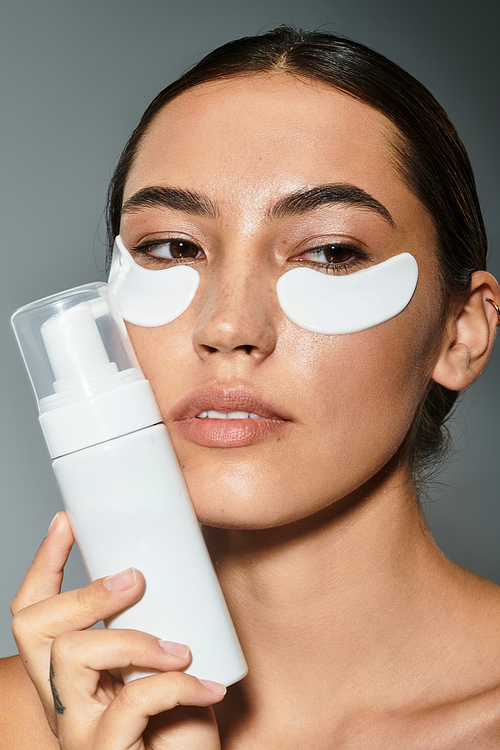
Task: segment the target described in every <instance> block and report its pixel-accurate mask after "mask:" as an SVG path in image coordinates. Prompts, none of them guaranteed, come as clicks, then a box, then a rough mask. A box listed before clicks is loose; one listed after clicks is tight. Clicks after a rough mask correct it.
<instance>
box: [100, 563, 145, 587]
mask: <svg viewBox="0 0 500 750" xmlns="http://www.w3.org/2000/svg"><path fill="white" fill-rule="evenodd" d="M136 580H137V579H136V575H135V568H129V569H128V570H122V572H121V573H116V574H115V575H114V576H109V578H106V580H105V581H104V585H105V586H106V588H107V589H109V590H110V591H127V589H131V588H132V586H134V585H135V583H136Z"/></svg>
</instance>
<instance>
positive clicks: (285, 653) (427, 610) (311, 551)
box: [3, 28, 500, 750]
mask: <svg viewBox="0 0 500 750" xmlns="http://www.w3.org/2000/svg"><path fill="white" fill-rule="evenodd" d="M109 227H110V248H111V247H112V245H113V242H114V240H115V237H116V236H117V235H118V234H120V236H121V240H122V242H123V245H124V247H125V248H126V249H127V251H128V252H129V253H130V254H131V256H132V257H133V258H134V261H135V262H136V263H138V264H140V265H142V266H143V267H145V268H147V269H150V270H152V271H154V270H156V269H163V268H166V267H171V266H172V265H177V264H189V265H191V266H192V267H193V268H194V269H195V270H196V271H197V272H198V274H199V279H200V281H199V287H198V290H197V292H196V295H195V296H194V299H193V301H192V302H191V304H189V306H188V307H187V309H186V310H185V311H184V312H183V313H182V314H181V315H180V316H179V317H177V318H176V319H175V320H172V321H171V322H169V323H167V324H165V325H160V326H153V327H145V326H143V325H134V324H129V325H128V328H129V332H130V336H131V338H132V341H133V344H134V347H135V349H136V352H137V354H138V356H139V360H140V362H141V365H142V367H143V369H144V372H145V375H146V377H147V378H148V379H149V380H150V382H151V383H152V385H153V388H154V390H155V394H156V396H157V399H158V402H159V405H160V408H161V410H162V414H163V417H164V421H165V423H166V425H167V427H168V428H169V431H170V433H171V436H172V440H173V442H174V446H175V449H176V452H177V455H178V457H179V460H180V463H181V466H182V468H183V471H184V475H185V478H186V481H187V484H188V487H189V490H190V493H191V496H192V499H193V502H194V505H195V508H196V512H197V514H198V516H199V518H200V520H201V521H202V523H203V524H204V528H205V535H206V540H207V544H208V546H209V549H210V551H211V554H212V557H213V560H214V563H215V565H216V569H217V572H218V575H219V579H220V582H221V585H222V588H223V590H224V593H225V595H226V599H227V601H228V605H229V608H230V610H231V613H232V615H233V619H234V622H235V625H236V629H237V631H238V634H239V636H240V640H241V643H242V647H243V650H244V652H245V655H246V658H247V661H248V665H249V673H248V677H247V678H245V679H244V680H243V681H242V682H241V683H238V684H237V685H235V686H232V687H231V688H230V689H229V691H228V693H227V695H226V696H225V697H224V692H225V691H224V689H223V688H222V687H221V686H218V685H215V684H213V683H208V684H202V683H200V682H199V681H198V680H196V679H195V678H194V677H191V676H188V675H186V674H184V673H183V672H182V670H183V669H184V668H185V667H186V666H187V665H188V664H189V659H190V656H189V651H188V648H187V647H186V646H185V645H183V644H172V643H167V644H165V643H159V642H158V640H157V639H156V638H154V637H153V636H150V635H148V634H143V633H138V632H130V631H87V630H86V628H88V627H89V626H91V625H92V624H94V623H95V622H97V621H99V620H100V619H103V618H105V617H109V616H110V615H112V614H113V613H115V612H117V611H119V610H121V609H123V608H124V607H126V606H128V605H130V604H131V603H133V602H134V601H136V600H137V599H138V598H139V597H140V596H141V594H142V592H143V590H144V585H145V584H144V579H143V577H142V576H141V574H140V573H139V572H137V571H125V572H123V573H122V574H118V575H117V576H114V577H112V578H110V579H106V580H100V581H95V582H94V583H92V584H90V585H89V586H88V587H86V588H85V589H82V590H81V591H76V592H68V593H65V594H62V595H59V593H58V592H59V587H60V583H61V578H62V571H63V567H64V563H65V560H66V557H67V554H68V552H69V549H70V546H71V543H72V536H71V532H70V529H69V526H68V522H67V519H66V517H65V515H64V514H63V513H59V514H58V516H57V517H56V519H54V521H53V523H52V524H51V527H50V529H49V533H48V536H47V538H46V539H45V540H44V542H43V543H42V545H41V547H40V550H39V552H38V554H37V557H36V559H35V562H34V563H33V566H32V568H31V569H30V571H29V573H28V575H27V577H26V579H25V581H24V583H23V585H22V587H21V589H20V591H19V593H18V595H17V596H16V598H15V600H14V602H13V606H12V608H13V613H14V615H15V618H14V632H15V635H16V639H17V642H18V644H19V649H20V654H21V658H22V661H23V663H24V667H25V668H26V672H27V674H28V675H29V677H30V678H31V681H32V682H33V684H34V686H35V688H36V691H37V692H38V696H39V697H38V696H37V694H36V692H35V690H34V689H33V688H32V687H31V683H30V682H29V680H28V677H27V676H25V673H24V672H23V668H22V666H21V664H20V662H18V661H16V660H15V659H14V660H7V661H6V663H5V664H4V669H3V676H4V685H5V686H6V688H7V690H8V693H7V695H8V696H9V697H10V701H9V705H11V704H12V703H14V704H15V705H14V707H13V709H12V712H11V713H10V715H9V719H8V720H6V723H5V727H6V729H5V732H6V735H8V739H7V740H6V743H7V744H5V743H4V746H6V747H16V748H20V747H31V746H34V745H33V743H36V747H38V748H40V747H46V748H57V747H58V746H59V745H58V743H60V746H61V747H62V748H64V749H65V750H72V749H73V748H75V750H76V748H83V747H85V748H92V749H93V750H98V749H99V750H103V749H104V748H106V750H107V749H108V748H116V749H117V750H122V749H123V750H124V749H125V748H179V749H182V750H185V749H187V748H189V749H196V750H201V749H202V748H203V750H212V749H215V748H219V747H223V748H224V749H225V750H227V749H229V748H230V749H231V750H232V749H233V748H237V749H238V750H243V749H246V748H252V750H257V749H258V748H263V749H264V748H271V747H272V748H281V747H283V748H287V749H288V750H289V749H290V748H299V747H300V748H302V747H304V746H305V745H306V743H307V745H308V746H310V747H314V748H321V749H322V750H323V749H324V748H330V747H331V748H342V749H347V748H355V749H356V750H361V749H363V748H370V750H373V748H379V747H383V748H401V747H404V748H405V749H406V748H419V749H420V748H426V750H429V748H446V749H448V748H460V749H461V750H463V749H464V748H497V747H498V745H499V743H500V667H499V666H498V656H499V646H498V638H497V623H498V621H499V618H500V595H499V589H498V587H497V586H496V585H494V584H492V583H491V582H489V581H485V580H483V579H480V578H479V577H477V576H475V575H474V574H472V573H470V572H468V571H466V570H463V569H461V568H459V567H458V566H456V565H455V564H454V563H452V562H451V561H449V560H447V559H446V558H445V557H444V556H443V555H442V553H441V552H440V551H439V550H438V549H437V548H436V546H435V545H434V542H433V540H432V538H431V536H430V534H429V532H428V530H427V528H426V525H425V521H424V519H423V517H422V513H421V511H420V507H419V503H418V495H417V490H416V478H418V477H419V476H420V473H421V470H422V466H423V462H424V461H426V460H428V459H429V457H430V456H431V455H433V454H435V452H436V450H437V449H438V448H439V446H440V443H441V441H442V434H441V428H442V424H443V421H444V419H445V417H446V415H447V414H448V412H449V410H450V408H451V406H452V405H453V402H454V400H455V398H456V395H457V393H458V392H459V391H460V390H461V389H463V388H466V387H467V386H468V385H470V384H471V383H472V382H473V381H474V380H475V379H476V378H477V377H478V375H479V374H480V373H481V371H482V370H483V368H484V366H485V365H486V362H487V360H488V357H489V354H490V352H491V348H492V345H493V341H494V337H495V331H496V327H497V325H498V323H499V321H500V312H499V308H498V306H499V305H500V291H499V288H498V284H497V283H496V281H495V280H494V279H493V277H492V276H491V275H490V274H488V273H487V272H486V271H485V270H484V269H485V247H486V242H485V233H484V227H483V224H482V220H481V216H480V210H479V206H478V200H477V196H476V193H475V187H474V180H473V177H472V173H471V169H470V165H469V162H468V159H467V156H466V154H465V152H464V149H463V147H462V145H461V143H460V141H459V139H458V136H457V135H456V133H455V131H454V129H453V127H452V125H451V124H450V123H449V121H448V119H447V118H446V115H445V114H444V113H443V111H442V110H441V108H440V107H439V105H437V103H436V102H435V101H434V99H433V98H432V97H431V95H430V94H429V93H428V92H427V91H426V90H425V89H424V88H423V87H422V86H421V85H420V84H418V83H417V82H416V81H414V79H412V78H411V77H410V76H409V75H407V74H405V73H404V72H402V71H401V70H400V69H399V68H397V66H395V65H393V64H392V63H390V62H388V61H387V60H385V59H384V58H382V57H381V56H379V55H377V54H375V53H373V52H371V51H370V50H368V49H366V48H364V47H363V46H362V45H358V44H356V43H354V42H350V41H348V40H344V39H338V38H336V37H333V36H330V35H326V34H323V33H319V34H304V33H302V32H296V31H294V30H291V29H288V28H280V29H277V30H275V31H272V32H270V33H268V34H265V35H263V36H261V37H256V38H250V39H245V40H240V41H237V42H234V43H232V44H229V45H226V46H225V47H223V48H221V49H220V50H217V51H216V52H214V53H212V54H211V55H209V56H208V57H207V58H206V59H205V60H204V61H202V62H201V63H200V64H199V65H198V66H196V68H194V69H193V70H192V71H191V72H190V73H188V74H187V75H186V76H184V77H183V78H181V79H180V81H178V82H177V83H175V84H173V85H172V86H171V87H169V88H168V89H166V90H165V92H162V93H161V94H160V95H159V96H158V97H157V99H156V100H155V101H154V102H153V104H152V105H151V106H150V108H149V109H148V110H147V111H146V113H145V115H144V117H143V120H142V121H141V124H140V125H139V127H138V129H137V130H136V132H135V133H134V134H133V135H132V138H131V140H130V142H129V144H128V145H127V147H126V149H125V151H124V154H123V155H122V158H121V161H120V164H119V166H118V168H117V170H116V173H115V176H114V179H113V183H112V186H111V190H110V201H109ZM403 256H404V258H405V259H407V258H408V257H410V258H411V259H412V260H411V261H408V262H409V263H411V264H414V266H412V267H418V282H416V286H415V284H413V286H412V288H411V290H410V294H409V300H408V301H407V303H404V304H403V303H401V304H399V307H397V309H396V310H394V309H392V312H389V313H387V314H386V317H385V318H383V319H382V320H381V321H378V320H375V318H374V317H373V311H372V308H373V303H370V305H365V304H364V299H363V295H358V296H357V297H356V293H355V292H354V291H351V292H350V293H349V294H348V295H347V296H346V297H345V300H346V302H345V306H344V308H342V309H340V310H338V311H337V312H336V313H335V315H337V317H338V318H342V320H343V321H344V322H345V321H347V324H349V323H350V321H351V318H352V317H354V316H355V315H356V312H357V308H362V309H363V314H362V316H361V317H362V318H363V315H364V318H363V320H362V321H361V323H358V325H357V327H356V326H354V328H353V327H351V328H350V329H349V328H348V331H349V332H345V329H342V331H341V330H340V328H339V327H337V328H335V326H334V328H335V330H333V331H332V330H328V331H327V330H326V328H327V327H328V325H329V324H330V321H329V320H326V319H325V315H323V317H321V314H320V313H318V315H319V316H320V317H319V318H318V319H317V322H318V320H319V324H318V326H317V328H316V329H315V330H311V329H310V327H309V328H308V327H307V325H306V324H305V323H304V322H303V320H302V318H301V313H299V314H297V315H295V313H296V310H295V307H294V305H295V298H293V297H291V298H289V299H288V302H290V300H291V307H292V308H293V309H290V306H288V307H287V300H286V293H285V294H284V295H283V292H281V293H280V296H279V297H278V293H277V284H278V280H280V284H281V289H283V284H282V282H281V279H283V278H285V277H286V278H287V280H288V279H289V278H291V276H288V272H289V271H291V270H292V269H294V270H295V269H298V268H299V269H302V270H304V268H307V269H312V270H313V272H314V273H313V279H312V281H311V283H312V289H313V292H314V290H315V289H317V288H319V287H318V281H317V280H318V279H322V280H324V279H325V278H326V279H328V283H329V282H330V281H335V283H337V282H338V281H339V280H342V279H343V280H344V282H345V280H346V279H347V278H348V277H349V276H350V275H351V274H353V273H356V272H358V271H365V272H366V273H365V274H364V276H359V277H356V278H357V279H364V280H365V281H364V282H363V284H364V286H363V284H361V288H365V289H366V290H368V291H370V294H371V293H372V292H373V290H375V291H374V294H375V297H374V299H375V301H376V302H377V305H378V304H379V302H380V305H381V307H382V308H383V309H386V307H387V305H386V303H387V304H389V303H391V304H392V302H393V299H395V297H394V295H395V294H396V291H395V288H396V287H397V286H398V285H399V277H398V281H397V283H392V282H391V283H389V282H387V292H384V294H382V292H381V291H380V290H381V288H382V287H380V286H377V285H375V286H373V284H372V282H371V281H369V280H370V279H374V278H375V277H374V276H373V273H372V272H373V270H374V269H375V268H377V267H379V266H380V268H383V269H386V268H388V266H381V264H383V263H385V262H388V261H391V263H392V259H393V258H396V257H400V258H401V257H403ZM397 262H399V261H397ZM404 262H405V263H406V262H407V261H406V260H405V261H404ZM408 268H409V266H408ZM379 270H380V269H379ZM377 273H378V271H377ZM368 274H370V275H368ZM382 274H385V270H383V271H382ZM408 274H409V271H408V272H407V271H406V270H405V271H404V274H403V276H402V277H401V284H400V285H401V286H404V285H407V284H408V283H409V281H408V279H409V278H410V277H409V276H408ZM415 281H416V277H415ZM348 283H350V282H348ZM385 283H386V276H384V284H385ZM370 285H371V286H370ZM340 286H341V287H342V289H345V288H346V285H345V283H341V284H340ZM279 288H280V285H278V289H279ZM384 288H385V287H384ZM301 293H302V292H301V291H300V290H299V293H298V294H299V297H300V295H301ZM353 295H354V296H353ZM377 295H378V297H377ZM382 296H383V297H384V299H379V298H381V297H382ZM386 297H387V299H386ZM313 298H314V294H313V295H312V298H311V299H312V301H310V303H308V304H310V305H313V303H314V299H313ZM389 306H390V305H389ZM387 309H388V308H387ZM294 316H295V320H293V318H294ZM241 412H244V413H245V414H244V417H245V418H243V415H242V414H241ZM249 415H252V416H253V419H252V418H250V419H248V418H246V417H248V416H249ZM146 482H147V479H146V478H145V483H146ZM200 626H201V627H202V626H203V623H200ZM188 646H189V644H188ZM130 663H132V664H134V665H136V666H139V667H148V668H151V669H155V670H158V671H159V674H157V675H155V676H152V677H148V678H145V679H143V680H137V681H135V682H132V683H129V684H128V685H126V686H125V687H123V686H122V684H121V683H120V681H119V680H118V678H116V677H115V676H114V675H115V674H116V672H115V670H117V669H118V668H120V667H124V666H127V665H128V664H130ZM49 672H50V679H49ZM5 705H6V702H5V701H4V706H5ZM42 706H43V709H44V710H45V713H46V716H47V718H48V722H49V724H50V727H51V729H52V731H53V733H54V734H51V733H50V731H49V729H48V727H47V726H46V724H45V720H44V718H43V711H42ZM150 717H153V718H150ZM42 735H43V739H42V740H41V739H40V737H41V736H42ZM56 737H57V738H58V739H56ZM9 742H10V744H9Z"/></svg>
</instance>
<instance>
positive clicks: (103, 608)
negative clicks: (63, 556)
mask: <svg viewBox="0 0 500 750" xmlns="http://www.w3.org/2000/svg"><path fill="white" fill-rule="evenodd" d="M145 587H146V583H145V580H144V576H143V575H142V573H141V572H140V571H138V570H135V569H134V568H129V569H128V570H124V571H122V572H121V573H117V574H116V575H114V576H108V577H107V578H99V579H98V580H96V581H93V582H92V583H89V584H88V586H84V587H83V588H80V589H75V590H73V591H66V592H64V593H63V594H58V595H57V596H52V597H50V598H48V599H43V600H42V601H39V602H36V603H35V604H32V605H31V606H28V607H25V608H24V609H22V610H20V611H19V612H18V613H17V615H16V616H15V617H14V621H13V625H12V630H13V633H14V637H15V639H16V641H21V642H22V644H24V645H25V646H28V647H29V646H30V645H31V644H32V643H34V642H40V641H43V640H45V641H46V640H50V641H52V639H53V638H55V637H56V636H57V635H60V634H61V633H66V632H68V631H73V630H84V629H86V628H90V627H92V625H95V624H96V623H97V622H99V621H100V620H103V619H106V618H108V617H111V616H112V615H115V614H116V613H117V612H120V611H121V610H122V609H125V608H126V607H128V606H130V605H131V604H133V603H134V602H135V601H137V600H138V599H140V597H141V596H142V594H143V593H144V589H145ZM18 645H19V644H18Z"/></svg>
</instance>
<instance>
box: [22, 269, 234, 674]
mask: <svg viewBox="0 0 500 750" xmlns="http://www.w3.org/2000/svg"><path fill="white" fill-rule="evenodd" d="M12 325H13V328H14V332H15V335H16V338H17V341H18V344H19V347H20V349H21V353H22V356H23V359H24V362H25V365H26V368H27V370H28V374H29V376H30V380H31V383H32V385H33V389H34V391H35V396H36V398H37V401H38V404H39V411H40V423H41V426H42V430H43V432H44V435H45V438H46V441H47V445H48V448H49V452H50V454H51V457H52V458H53V459H54V461H53V467H54V472H55V475H56V478H57V481H58V484H59V487H60V489H61V494H62V496H63V500H64V505H65V507H66V510H67V512H68V516H69V519H70V523H71V526H72V529H73V532H74V534H75V538H76V541H77V544H78V547H79V549H80V553H81V555H82V558H83V562H84V565H85V567H86V569H87V572H88V575H89V577H90V579H91V580H94V579H96V578H101V577H103V576H108V575H112V574H114V573H118V572H119V571H121V570H124V569H125V568H129V567H135V568H137V569H139V570H140V571H142V573H143V574H144V576H145V579H146V592H145V594H144V596H143V597H142V599H141V600H140V601H139V602H137V603H136V604H134V605H133V606H132V607H129V608H128V609H126V610H125V611H123V612H121V613H119V614H118V615H116V616H114V617H112V618H110V620H109V621H107V622H106V627H112V628H132V629H135V630H143V631H146V632H148V633H151V634H153V635H156V636H157V637H159V638H162V639H166V640H171V641H179V642H181V643H186V644H187V645H188V646H189V647H190V649H191V653H192V655H193V660H192V663H191V665H190V666H189V668H188V669H187V670H186V672H188V673H189V674H193V675H195V676H196V677H199V678H201V679H207V680H214V681H215V682H220V683H222V684H224V685H230V684H232V683H233V682H236V681H237V680H240V679H241V678H242V677H244V676H245V674H246V664H245V660H244V658H243V654H242V652H241V648H240V645H239V643H238V639H237V637H236V633H235V631H234V627H233V625H232V622H231V619H230V616H229V613H228V611H227V607H226V604H225V602H224V598H223V596H222V592H221V590H220V587H219V584H218V581H217V578H216V575H215V572H214V569H213V566H212V563H211V560H210V557H209V555H208V551H207V549H206V546H205V543H204V540H203V536H202V533H201V529H200V526H199V524H198V520H197V518H196V516H195V513H194V510H193V507H192V505H191V501H190V498H189V496H188V493H187V489H186V485H185V483H184V479H183V477H182V474H181V471H180V468H179V464H178V462H177V459H176V456H175V453H174V451H173V448H172V445H171V443H170V439H169V436H168V433H167V430H166V428H165V426H164V425H163V423H162V419H161V415H160V412H159V410H158V406H157V404H156V401H155V399H154V396H153V392H152V390H151V387H150V385H149V383H148V381H147V380H145V378H144V376H143V374H142V372H141V369H140V367H139V364H138V362H137V359H136V357H135V354H134V352H133V349H132V345H131V343H130V340H129V338H128V335H127V331H126V328H125V325H124V323H123V320H122V318H121V316H120V313H119V311H118V308H117V306H116V303H115V301H114V299H113V297H112V295H111V293H110V289H109V287H108V286H107V285H106V284H102V283H95V284H87V285H85V286H82V287H78V288H76V289H71V290H68V291H66V292H62V293H61V294H56V295H54V296H52V297H47V298H46V299H43V300H39V301H38V302H33V303H32V304H30V305H26V306H25V307H23V308H21V309H20V310H18V311H17V312H16V313H14V315H13V316H12ZM147 674H148V671H147V670H142V669H134V668H133V667H131V668H129V669H128V670H124V672H123V678H124V680H125V681H128V680H131V679H135V678H137V677H143V676H146V675H147Z"/></svg>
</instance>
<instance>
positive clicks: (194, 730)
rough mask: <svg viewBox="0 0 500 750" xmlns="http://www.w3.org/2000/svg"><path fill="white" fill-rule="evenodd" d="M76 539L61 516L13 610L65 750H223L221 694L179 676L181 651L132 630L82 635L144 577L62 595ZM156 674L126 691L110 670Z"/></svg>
mask: <svg viewBox="0 0 500 750" xmlns="http://www.w3.org/2000/svg"><path fill="white" fill-rule="evenodd" d="M72 544H73V535H72V532H71V528H70V525H69V522H68V519H67V517H66V514H65V513H63V512H60V513H59V514H58V515H57V516H56V519H55V521H54V522H53V524H51V527H50V529H49V533H48V535H47V538H46V539H44V541H43V542H42V544H41V546H40V548H39V550H38V552H37V555H36V557H35V560H34V562H33V564H32V566H31V568H30V569H29V571H28V573H27V575H26V578H25V579H24V581H23V584H22V586H21V588H20V590H19V592H18V594H17V595H16V597H15V599H14V601H13V602H12V607H11V609H12V614H13V615H14V622H13V628H12V629H13V633H14V637H15V639H16V642H17V645H18V648H19V653H20V655H21V658H22V660H23V663H24V666H25V668H26V670H27V672H28V674H29V676H30V678H31V680H32V681H33V683H34V685H35V687H36V689H37V691H38V694H39V696H40V699H41V701H42V704H43V707H44V709H45V713H46V715H47V719H48V721H49V724H50V726H51V729H52V731H53V732H54V734H55V735H56V736H57V737H58V739H59V742H60V745H61V747H62V748H64V750H81V748H83V747H84V748H86V749H88V750H104V749H105V750H148V749H153V748H154V750H161V749H163V748H164V749H165V750H167V748H168V749H169V750H174V748H175V750H220V742H219V736H218V732H217V726H216V723H215V718H214V715H213V711H212V709H211V706H212V705H213V704H214V703H218V702H219V701H220V700H222V698H223V696H224V693H225V689H224V688H223V686H221V685H218V684H217V683H209V682H200V681H199V680H197V679H196V678H195V677H193V676H191V675H187V674H185V673H184V672H182V671H181V670H183V669H185V668H186V667H187V666H188V665H189V662H190V658H191V657H190V653H189V650H188V648H187V647H185V646H182V645H180V644H172V643H168V642H162V641H159V640H158V639H157V638H155V637H154V636H151V635H148V634H147V633H141V632H139V631H132V630H93V631H88V630H86V629H87V628H89V627H91V626H92V625H94V624H95V623H96V622H98V621H99V620H102V619H104V618H107V617H111V615H114V614H116V613H117V612H119V611H120V610H122V609H124V608H125V607H127V606H129V605H130V604H133V603H134V602H135V601H137V600H138V599H140V597H141V596H142V594H143V592H144V588H145V581H144V577H143V576H142V574H141V573H139V572H138V571H132V570H131V571H124V572H122V573H118V574H117V575H115V576H112V577H110V578H107V579H101V580H98V581H94V582H93V583H91V584H90V585H88V586H85V587H84V588H82V589H78V590H76V591H69V592H66V593H64V594H61V593H60V588H61V583H62V578H63V570H64V565H65V563H66V560H67V558H68V555H69V552H70V549H71V546H72ZM130 665H134V666H136V667H142V668H147V669H153V670H157V671H158V674H155V675H151V676H149V677H144V678H141V679H138V680H134V681H133V682H129V683H128V684H127V685H123V682H122V681H121V680H120V678H119V677H117V676H116V675H117V672H116V670H119V669H120V668H124V667H127V666H130Z"/></svg>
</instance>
